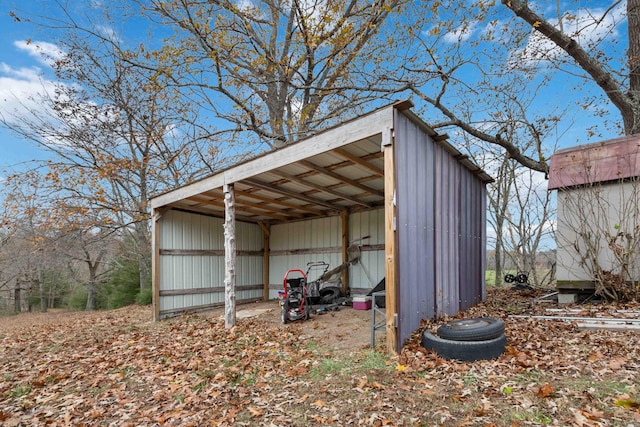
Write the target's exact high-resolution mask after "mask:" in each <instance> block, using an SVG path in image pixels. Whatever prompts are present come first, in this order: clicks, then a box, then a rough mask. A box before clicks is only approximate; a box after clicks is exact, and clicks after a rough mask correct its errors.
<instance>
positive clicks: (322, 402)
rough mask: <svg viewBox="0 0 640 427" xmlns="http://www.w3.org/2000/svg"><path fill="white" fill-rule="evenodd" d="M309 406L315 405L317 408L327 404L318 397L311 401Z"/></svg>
mask: <svg viewBox="0 0 640 427" xmlns="http://www.w3.org/2000/svg"><path fill="white" fill-rule="evenodd" d="M311 406H317V407H318V408H324V407H325V406H327V402H325V401H324V400H321V399H318V400H316V401H315V402H313V403H312V404H311Z"/></svg>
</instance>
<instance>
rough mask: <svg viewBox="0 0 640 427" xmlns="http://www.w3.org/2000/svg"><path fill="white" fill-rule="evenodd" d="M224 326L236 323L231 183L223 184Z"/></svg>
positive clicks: (233, 223) (234, 241) (234, 244)
mask: <svg viewBox="0 0 640 427" xmlns="http://www.w3.org/2000/svg"><path fill="white" fill-rule="evenodd" d="M223 188H224V253H225V255H224V264H225V269H224V326H225V327H226V328H227V329H229V328H232V327H234V326H235V325H236V206H235V194H234V193H233V184H225V185H224V187H223Z"/></svg>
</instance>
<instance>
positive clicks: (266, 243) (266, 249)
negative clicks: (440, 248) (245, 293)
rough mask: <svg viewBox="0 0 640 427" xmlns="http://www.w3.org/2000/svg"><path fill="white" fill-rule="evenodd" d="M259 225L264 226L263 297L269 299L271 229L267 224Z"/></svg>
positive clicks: (260, 223)
mask: <svg viewBox="0 0 640 427" xmlns="http://www.w3.org/2000/svg"><path fill="white" fill-rule="evenodd" d="M258 225H259V226H260V228H262V247H263V253H262V285H263V288H262V299H263V300H265V301H268V300H269V265H270V264H269V249H270V240H271V238H270V236H271V229H270V228H269V226H268V225H267V224H264V223H262V222H259V223H258Z"/></svg>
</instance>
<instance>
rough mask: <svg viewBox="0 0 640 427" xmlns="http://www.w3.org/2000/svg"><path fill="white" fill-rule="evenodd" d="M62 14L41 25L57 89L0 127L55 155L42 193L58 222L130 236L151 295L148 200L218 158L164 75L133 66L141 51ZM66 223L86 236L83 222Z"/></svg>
mask: <svg viewBox="0 0 640 427" xmlns="http://www.w3.org/2000/svg"><path fill="white" fill-rule="evenodd" d="M59 7H60V11H61V12H62V13H63V16H62V18H56V19H53V18H51V19H48V20H47V19H46V18H42V19H44V21H42V22H40V23H39V24H40V25H42V26H44V27H45V28H47V29H48V30H49V31H53V32H54V34H58V38H57V41H58V46H59V47H60V50H61V55H60V57H59V58H55V61H52V66H53V69H54V71H55V73H56V76H57V77H58V79H59V80H58V83H57V84H56V89H55V91H54V92H53V93H44V94H42V96H41V98H40V99H38V106H37V107H33V106H28V105H26V104H23V107H24V108H22V109H19V110H16V111H14V112H12V113H11V114H8V115H5V116H3V117H2V120H1V121H2V123H3V124H4V126H6V127H7V128H9V129H11V130H13V131H14V132H15V133H16V134H18V135H20V136H22V137H24V138H26V139H28V140H31V141H33V142H35V143H36V144H38V145H39V146H40V147H42V148H44V149H45V150H46V151H47V152H48V153H49V155H50V160H48V161H47V162H46V163H45V164H44V165H42V166H43V167H44V168H46V170H47V171H48V173H46V174H45V175H44V176H43V179H44V181H45V182H44V183H43V186H44V187H46V188H47V189H48V191H49V192H50V194H51V195H56V197H58V199H57V200H55V202H54V201H51V206H52V208H53V211H52V212H55V213H56V214H57V215H59V217H60V218H62V219H68V218H74V219H81V220H82V221H85V220H86V219H87V218H91V219H92V220H93V221H94V223H93V226H95V227H97V228H100V229H111V230H112V232H114V231H117V232H118V233H128V234H130V235H131V236H132V241H134V242H135V243H136V248H135V256H136V257H137V258H138V262H139V267H140V268H139V270H140V286H141V287H145V286H148V285H149V283H150V278H149V265H150V230H149V207H148V199H149V197H150V195H151V194H152V193H157V192H159V191H162V190H164V189H166V188H170V187H173V186H176V185H179V184H182V183H184V182H187V181H189V180H190V179H193V173H194V171H195V169H196V167H195V165H196V164H198V163H199V160H200V159H203V158H206V160H207V161H208V162H209V164H212V165H215V164H217V159H216V153H217V151H216V150H215V148H214V147H213V146H212V145H211V141H210V140H208V139H206V138H201V137H200V134H199V131H198V130H197V129H196V128H194V127H193V126H190V124H191V123H194V122H195V119H194V117H195V115H196V113H195V112H194V110H193V109H192V106H191V105H190V104H189V103H187V102H183V101H184V98H183V96H182V94H181V93H179V92H178V91H177V90H176V89H175V88H174V89H172V88H168V85H167V84H166V80H165V79H164V78H163V76H162V75H158V74H157V73H154V72H153V71H149V70H145V69H142V68H138V67H135V66H132V65H131V64H130V63H129V62H128V61H129V60H131V59H132V58H134V57H138V56H139V55H143V54H144V53H143V52H144V48H139V47H138V46H136V50H127V49H126V48H125V47H124V46H123V43H124V42H123V40H121V39H120V38H119V37H118V36H117V35H116V34H114V33H113V32H111V31H106V30H104V28H107V27H108V25H107V24H108V23H109V21H108V16H106V15H105V16H104V20H103V21H101V22H100V25H98V24H96V23H95V22H93V21H88V22H82V23H80V22H78V21H77V20H76V17H74V16H71V15H70V14H69V12H68V10H66V9H65V8H64V7H63V5H61V4H59ZM112 28H114V27H112ZM56 32H58V33H56ZM138 49H140V50H142V51H143V52H142V53H141V52H140V50H138ZM22 175H23V172H20V173H18V174H16V175H14V176H13V177H12V179H14V180H20V179H22V178H21V176H22ZM61 224H64V226H65V227H67V228H68V230H76V228H78V227H79V228H81V229H83V230H85V229H87V228H90V226H88V225H87V224H86V223H84V222H83V223H82V224H79V225H78V226H77V227H76V226H75V225H74V224H70V223H69V222H68V221H66V220H65V221H61ZM92 262H93V261H92ZM92 268H93V267H92Z"/></svg>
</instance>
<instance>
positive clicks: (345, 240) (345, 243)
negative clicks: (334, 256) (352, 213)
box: [340, 209, 350, 295]
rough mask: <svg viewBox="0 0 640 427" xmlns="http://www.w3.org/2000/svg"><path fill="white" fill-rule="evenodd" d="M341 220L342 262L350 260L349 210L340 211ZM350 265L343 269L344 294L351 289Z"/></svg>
mask: <svg viewBox="0 0 640 427" xmlns="http://www.w3.org/2000/svg"><path fill="white" fill-rule="evenodd" d="M340 222H341V223H342V224H341V225H342V227H341V229H342V264H343V265H344V264H347V263H348V262H349V211H348V210H346V209H345V210H343V211H342V212H340ZM349 287H350V286H349V267H347V268H345V269H344V270H342V294H343V295H347V289H349Z"/></svg>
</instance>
